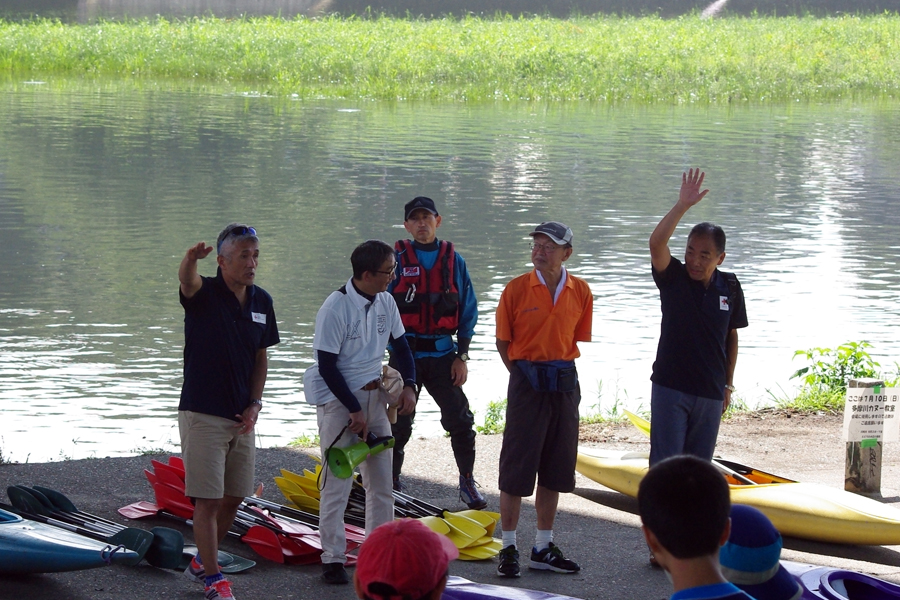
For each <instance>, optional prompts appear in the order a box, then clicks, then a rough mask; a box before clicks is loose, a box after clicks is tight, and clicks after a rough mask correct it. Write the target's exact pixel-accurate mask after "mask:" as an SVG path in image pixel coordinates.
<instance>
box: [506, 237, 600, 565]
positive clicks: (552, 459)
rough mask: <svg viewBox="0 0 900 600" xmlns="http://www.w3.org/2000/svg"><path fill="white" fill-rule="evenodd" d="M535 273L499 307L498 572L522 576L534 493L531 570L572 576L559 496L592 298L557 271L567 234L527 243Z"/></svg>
mask: <svg viewBox="0 0 900 600" xmlns="http://www.w3.org/2000/svg"><path fill="white" fill-rule="evenodd" d="M530 235H531V236H532V237H533V238H534V242H533V243H532V244H531V248H532V250H531V261H532V263H534V269H533V270H532V271H531V272H530V273H526V274H524V275H520V276H519V277H516V278H515V279H513V280H512V281H510V282H509V284H507V286H506V288H505V289H504V290H503V293H502V294H501V296H500V304H499V305H498V307H497V350H498V351H499V352H500V358H501V359H503V364H504V365H506V368H507V370H508V371H509V390H508V393H507V405H506V430H505V431H504V432H503V446H502V447H501V450H500V478H499V487H500V524H501V526H502V527H503V542H502V544H503V549H502V550H500V554H499V557H500V564H499V565H498V566H497V573H498V574H499V575H500V576H501V577H518V576H519V552H518V550H517V549H516V526H517V525H518V522H519V513H520V510H521V506H522V498H523V497H525V496H530V495H531V494H532V493H534V487H535V477H537V493H536V495H535V499H534V507H535V510H536V512H537V533H536V536H535V543H534V548H532V550H531V561H530V563H529V567H530V568H532V569H543V570H549V571H554V572H556V573H576V572H578V571H579V570H580V569H581V567H579V566H578V565H577V564H576V563H575V562H574V561H572V560H569V559H567V558H566V557H565V556H563V553H562V551H561V550H560V549H559V547H558V546H556V545H555V544H554V543H553V522H554V520H555V519H556V507H557V504H558V503H559V494H560V492H571V491H572V490H574V489H575V460H576V456H577V454H578V421H579V414H578V405H579V403H580V402H581V388H580V387H579V385H578V373H577V372H576V370H575V358H577V357H578V356H580V355H581V353H580V351H579V350H578V345H577V342H589V341H590V340H591V324H592V315H593V296H592V294H591V290H590V288H589V287H588V284H587V283H586V282H585V281H584V280H582V279H579V278H577V277H575V276H573V275H572V274H571V273H569V272H568V271H567V270H566V269H565V267H563V263H564V262H565V261H567V260H568V259H569V257H570V256H572V230H571V229H570V228H569V227H567V226H566V225H564V224H562V223H560V222H558V221H547V222H545V223H541V224H540V225H538V226H537V227H535V229H534V231H533V232H531V234H530Z"/></svg>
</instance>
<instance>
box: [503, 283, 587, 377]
mask: <svg viewBox="0 0 900 600" xmlns="http://www.w3.org/2000/svg"><path fill="white" fill-rule="evenodd" d="M593 310H594V297H593V295H592V294H591V289H590V287H588V284H587V283H585V281H584V280H583V279H579V278H577V277H573V276H572V274H571V273H568V272H567V273H566V283H565V286H564V287H563V290H562V292H560V294H559V299H558V300H557V301H556V304H553V296H552V295H551V293H550V289H549V288H548V287H547V286H546V285H544V284H543V283H541V280H540V279H538V276H537V273H536V272H535V271H534V270H532V271H531V272H530V273H526V274H524V275H519V276H518V277H516V278H515V279H513V280H512V281H510V282H509V283H508V284H507V286H506V288H505V289H504V290H503V294H501V295H500V304H499V305H498V306H497V339H498V340H502V341H507V342H509V359H510V360H530V361H534V362H545V361H551V360H574V359H575V358H577V357H578V356H580V355H581V352H579V351H578V346H577V345H576V342H589V341H591V317H592V315H593Z"/></svg>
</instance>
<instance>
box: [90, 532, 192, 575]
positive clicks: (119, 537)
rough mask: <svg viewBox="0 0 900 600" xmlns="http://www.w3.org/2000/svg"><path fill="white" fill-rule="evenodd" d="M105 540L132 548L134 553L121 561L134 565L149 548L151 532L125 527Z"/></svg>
mask: <svg viewBox="0 0 900 600" xmlns="http://www.w3.org/2000/svg"><path fill="white" fill-rule="evenodd" d="M107 541H108V542H109V543H110V544H115V545H117V546H119V545H121V546H125V547H126V548H128V549H129V550H134V552H135V555H134V556H132V557H129V558H127V559H125V560H124V561H122V563H121V564H124V565H127V566H134V565H136V564H138V563H139V562H141V560H143V558H144V556H145V555H146V554H147V551H148V550H149V549H150V546H151V544H153V534H152V533H150V532H149V531H145V530H143V529H137V528H135V527H126V528H125V529H123V530H122V531H120V532H118V533H116V534H115V535H113V536H112V537H110V538H109V539H108V540H107ZM179 554H180V551H179Z"/></svg>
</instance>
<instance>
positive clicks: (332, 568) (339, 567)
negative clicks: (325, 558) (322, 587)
mask: <svg viewBox="0 0 900 600" xmlns="http://www.w3.org/2000/svg"><path fill="white" fill-rule="evenodd" d="M322 581H324V582H325V583H335V584H345V583H350V576H349V575H347V571H345V570H344V565H343V564H341V563H323V564H322Z"/></svg>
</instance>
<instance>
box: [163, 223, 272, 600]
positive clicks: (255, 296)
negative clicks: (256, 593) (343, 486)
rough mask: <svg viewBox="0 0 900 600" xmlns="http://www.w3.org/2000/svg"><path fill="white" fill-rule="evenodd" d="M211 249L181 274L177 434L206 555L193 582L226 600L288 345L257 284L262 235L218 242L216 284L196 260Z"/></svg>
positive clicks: (232, 228) (229, 231) (234, 229)
mask: <svg viewBox="0 0 900 600" xmlns="http://www.w3.org/2000/svg"><path fill="white" fill-rule="evenodd" d="M212 250H213V249H212V247H211V246H207V245H206V243H205V242H200V243H198V244H197V245H195V246H193V247H191V248H189V249H188V251H187V253H186V254H185V256H184V258H183V259H182V261H181V266H180V267H179V269H178V280H179V282H180V283H181V286H180V297H181V305H182V306H183V307H184V337H185V344H184V384H183V385H182V388H181V402H180V403H179V405H178V429H179V432H180V434H181V452H182V456H183V458H184V467H185V495H186V496H188V497H189V498H191V500H192V501H193V502H194V517H193V520H194V540H195V541H196V543H197V549H198V556H197V557H196V558H194V559H193V560H191V564H190V565H189V566H188V568H187V570H185V575H187V576H188V577H189V578H191V579H193V580H195V581H199V582H202V583H204V585H205V594H206V598H207V600H216V599H220V598H221V599H223V600H224V599H227V598H234V596H233V594H232V593H231V584H230V583H229V582H228V581H227V580H226V579H225V578H224V577H223V576H222V574H221V573H220V572H219V566H218V549H219V544H220V543H221V542H222V540H223V539H224V538H225V535H226V534H227V533H228V530H229V528H230V527H231V524H232V522H233V521H234V517H235V515H236V514H237V509H238V506H239V505H240V503H241V501H242V500H243V499H244V497H245V496H249V495H250V494H252V493H253V481H254V467H255V463H256V444H255V440H254V438H253V430H254V427H255V426H256V421H257V419H259V412H260V410H261V409H262V394H263V388H264V387H265V383H266V375H267V372H268V364H269V363H268V357H267V356H266V348H268V347H269V346H272V345H274V344H277V343H278V342H279V337H278V327H277V325H276V324H275V310H274V308H273V304H272V297H271V296H270V295H269V294H267V293H266V292H265V290H263V289H262V288H260V287H257V286H256V285H255V281H256V267H257V265H258V264H259V238H258V237H257V235H256V230H255V229H254V228H252V227H248V226H247V225H242V224H240V223H231V224H230V225H228V226H227V227H225V229H223V230H222V232H221V233H219V237H218V240H217V241H216V253H217V256H216V262H217V263H218V270H217V273H216V276H215V277H202V276H200V275H199V273H198V272H197V261H198V260H202V259H204V258H206V257H207V256H208V255H209V254H210V253H211V252H212Z"/></svg>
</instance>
